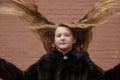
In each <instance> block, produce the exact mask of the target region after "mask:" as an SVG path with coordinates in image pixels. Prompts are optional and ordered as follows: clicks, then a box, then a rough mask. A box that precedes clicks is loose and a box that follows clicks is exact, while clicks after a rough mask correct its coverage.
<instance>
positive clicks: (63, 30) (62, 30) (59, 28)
mask: <svg viewBox="0 0 120 80" xmlns="http://www.w3.org/2000/svg"><path fill="white" fill-rule="evenodd" d="M56 33H72V31H71V30H70V29H69V28H67V27H61V26H59V27H58V28H56V30H55V34H56Z"/></svg>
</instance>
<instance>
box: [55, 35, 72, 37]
mask: <svg viewBox="0 0 120 80" xmlns="http://www.w3.org/2000/svg"><path fill="white" fill-rule="evenodd" d="M60 36H61V35H58V36H56V37H60ZM65 36H67V37H68V36H70V35H65Z"/></svg>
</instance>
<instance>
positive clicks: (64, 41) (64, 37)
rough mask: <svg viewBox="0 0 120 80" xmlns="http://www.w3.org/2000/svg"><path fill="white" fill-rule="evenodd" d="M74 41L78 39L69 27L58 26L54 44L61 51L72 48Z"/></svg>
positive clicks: (65, 51) (64, 51)
mask: <svg viewBox="0 0 120 80" xmlns="http://www.w3.org/2000/svg"><path fill="white" fill-rule="evenodd" d="M74 43H76V39H75V38H74V36H73V34H72V32H71V30H70V29H69V28H67V27H58V28H57V29H56V30H55V38H54V44H55V45H56V47H57V49H58V50H59V51H61V52H63V53H67V52H68V51H70V50H71V49H72V47H73V44H74Z"/></svg>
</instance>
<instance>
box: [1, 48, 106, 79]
mask: <svg viewBox="0 0 120 80" xmlns="http://www.w3.org/2000/svg"><path fill="white" fill-rule="evenodd" d="M103 76H104V71H103V70H102V69H101V68H100V67H98V66H97V65H95V64H94V63H93V62H92V61H91V60H90V58H89V55H88V53H87V52H83V51H81V52H77V51H76V50H72V51H70V52H68V53H67V54H66V55H63V54H62V53H61V52H59V51H58V50H56V49H52V50H51V51H50V53H48V54H46V55H44V56H42V57H41V59H40V60H39V61H37V62H36V63H35V64H33V65H32V66H31V67H29V68H28V69H27V70H25V71H21V70H20V69H18V68H17V67H16V66H15V65H13V64H11V63H9V62H7V61H6V60H4V59H1V58H0V78H2V79H3V80H101V78H104V77H103ZM102 80H103V79H102Z"/></svg>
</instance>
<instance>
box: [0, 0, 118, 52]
mask: <svg viewBox="0 0 120 80" xmlns="http://www.w3.org/2000/svg"><path fill="white" fill-rule="evenodd" d="M116 9H117V10H116ZM113 10H116V11H113ZM119 11H120V0H100V1H99V2H97V3H96V5H95V6H94V7H93V9H92V10H91V11H90V12H88V13H87V14H86V15H85V16H84V17H82V18H81V19H80V20H79V21H77V22H71V23H62V25H63V26H69V27H70V28H72V29H73V30H74V31H75V35H76V37H77V38H78V40H77V43H76V45H77V47H78V48H79V49H80V48H82V49H83V50H85V51H86V50H87V48H88V45H89V43H90V41H91V39H92V28H93V27H95V26H99V25H101V24H103V23H105V22H106V21H107V20H108V19H110V18H111V17H113V16H115V15H118V14H120V12H119ZM0 14H12V15H17V16H19V17H20V18H21V19H23V20H25V21H26V22H27V23H28V28H29V29H31V30H32V31H33V32H35V33H37V34H38V35H39V36H40V37H41V40H42V42H43V45H44V48H45V50H46V51H47V52H48V51H49V50H50V48H51V47H52V43H53V37H54V31H55V29H56V28H57V27H58V25H56V24H54V23H53V22H50V21H49V20H47V19H46V18H45V17H44V16H43V15H42V14H41V13H40V12H39V11H38V8H37V6H36V5H35V2H34V0H0Z"/></svg>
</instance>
